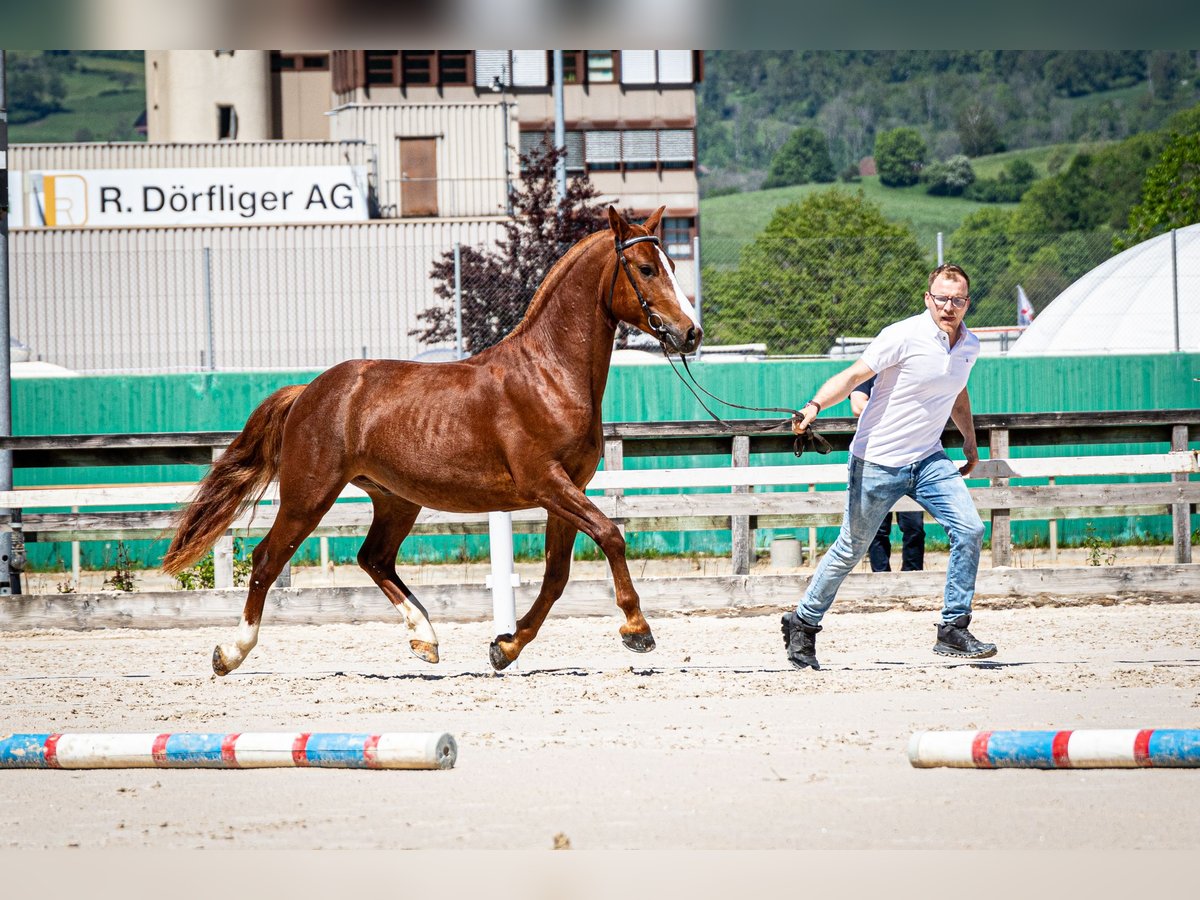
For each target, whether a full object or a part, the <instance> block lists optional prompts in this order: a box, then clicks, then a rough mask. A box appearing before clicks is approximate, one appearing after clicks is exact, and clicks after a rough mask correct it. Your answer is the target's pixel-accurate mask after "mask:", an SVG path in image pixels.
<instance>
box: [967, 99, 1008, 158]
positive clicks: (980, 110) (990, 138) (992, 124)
mask: <svg viewBox="0 0 1200 900" xmlns="http://www.w3.org/2000/svg"><path fill="white" fill-rule="evenodd" d="M958 139H959V141H961V142H962V146H963V153H965V154H967V156H983V155H985V154H988V153H999V152H1000V151H1001V150H1003V149H1004V141H1003V140H1001V138H1000V129H999V128H998V127H997V126H996V120H995V119H993V118H992V114H991V113H990V112H988V109H987V107H986V106H984V105H983V104H982V103H972V104H971V105H970V106H965V107H963V109H962V112H960V113H959V114H958Z"/></svg>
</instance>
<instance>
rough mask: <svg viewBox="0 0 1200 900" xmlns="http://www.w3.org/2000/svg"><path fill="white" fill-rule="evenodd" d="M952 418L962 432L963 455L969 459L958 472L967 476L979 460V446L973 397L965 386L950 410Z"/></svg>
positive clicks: (955, 425) (964, 476)
mask: <svg viewBox="0 0 1200 900" xmlns="http://www.w3.org/2000/svg"><path fill="white" fill-rule="evenodd" d="M950 419H951V420H952V421H953V422H954V427H955V428H957V429H958V430H959V431H960V432H962V436H963V455H964V456H966V458H967V461H966V462H965V463H963V464H962V465H961V466H959V467H958V474H959V475H961V476H962V477H963V478H966V477H967V476H968V475H970V474H971V470H972V469H974V468H975V466H976V464H977V463H978V462H979V446H978V445H977V444H976V442H975V419H974V417H973V416H972V415H971V397H970V395H969V394H968V393H967V389H966V388H963V389H962V390H961V391H960V392H959V394H958V397H957V398H955V400H954V408H953V409H951V410H950Z"/></svg>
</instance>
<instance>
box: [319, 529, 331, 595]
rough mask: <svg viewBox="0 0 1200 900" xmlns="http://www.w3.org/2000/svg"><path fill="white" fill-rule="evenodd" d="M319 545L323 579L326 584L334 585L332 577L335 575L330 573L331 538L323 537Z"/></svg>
mask: <svg viewBox="0 0 1200 900" xmlns="http://www.w3.org/2000/svg"><path fill="white" fill-rule="evenodd" d="M319 544H320V547H321V578H322V579H324V580H325V583H326V584H333V578H332V577H331V576H332V575H333V573H332V572H331V571H330V565H329V538H328V537H325V536H324V535H322V536H321V539H320V541H319Z"/></svg>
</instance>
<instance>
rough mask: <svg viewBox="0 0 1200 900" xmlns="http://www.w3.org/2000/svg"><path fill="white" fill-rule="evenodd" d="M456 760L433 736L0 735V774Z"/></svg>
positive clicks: (401, 765)
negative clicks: (26, 771)
mask: <svg viewBox="0 0 1200 900" xmlns="http://www.w3.org/2000/svg"><path fill="white" fill-rule="evenodd" d="M457 758H458V745H457V743H456V742H455V740H454V738H453V736H451V735H449V734H442V733H438V732H429V733H421V732H413V733H398V732H392V733H386V734H348V733H341V732H327V733H312V732H299V733H290V734H289V733H276V732H259V733H249V732H247V733H242V734H197V733H188V732H180V733H176V734H8V735H0V769H124V768H160V769H251V768H268V767H269V768H274V767H299V768H305V767H313V768H326V769H327V768H334V769H449V768H452V767H453V766H454V763H455V760H456V759H457Z"/></svg>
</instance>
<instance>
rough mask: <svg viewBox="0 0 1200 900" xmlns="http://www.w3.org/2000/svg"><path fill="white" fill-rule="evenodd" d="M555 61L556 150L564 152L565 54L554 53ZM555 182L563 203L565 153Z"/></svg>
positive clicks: (555, 173)
mask: <svg viewBox="0 0 1200 900" xmlns="http://www.w3.org/2000/svg"><path fill="white" fill-rule="evenodd" d="M552 58H553V61H554V148H555V149H556V150H559V151H562V150H565V149H566V146H567V129H566V116H565V115H564V113H563V102H564V101H563V52H562V51H561V50H555V51H553V57H552ZM554 181H555V184H556V186H557V188H558V195H557V196H556V197H555V199H556V200H557V201H558V202H559V203H561V202H562V201H563V198H564V197H566V196H567V156H566V154H565V153H564V154H563V155H562V156H560V157H559V158H558V162H557V163H556V164H555V166H554Z"/></svg>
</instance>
